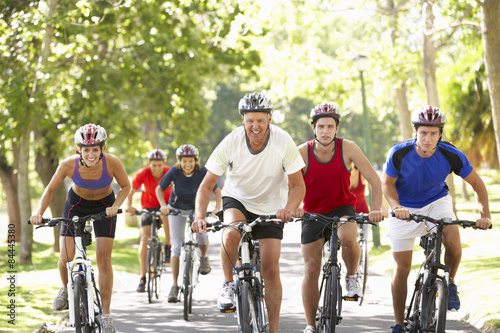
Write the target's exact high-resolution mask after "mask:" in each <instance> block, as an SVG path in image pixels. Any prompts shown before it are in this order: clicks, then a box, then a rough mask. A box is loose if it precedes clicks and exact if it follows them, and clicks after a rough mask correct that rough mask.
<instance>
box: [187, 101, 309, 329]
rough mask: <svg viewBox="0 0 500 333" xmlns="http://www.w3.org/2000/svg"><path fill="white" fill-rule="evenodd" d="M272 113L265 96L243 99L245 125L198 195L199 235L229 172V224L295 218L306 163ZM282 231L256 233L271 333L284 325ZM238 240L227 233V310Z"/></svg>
mask: <svg viewBox="0 0 500 333" xmlns="http://www.w3.org/2000/svg"><path fill="white" fill-rule="evenodd" d="M272 108H273V104H272V102H271V100H270V99H269V98H267V97H266V96H265V95H264V94H259V93H252V94H248V95H246V96H244V97H243V98H242V99H241V100H240V102H239V113H240V115H241V120H242V123H243V126H240V127H238V128H237V129H235V130H234V131H232V132H231V133H230V134H229V135H227V136H226V137H225V138H224V139H223V141H222V142H221V143H220V144H219V145H218V147H217V148H216V149H215V150H214V152H213V153H212V155H211V156H210V158H209V160H208V162H207V164H206V166H207V169H208V173H207V175H206V176H205V179H204V180H203V182H202V184H201V185H200V188H199V189H198V194H197V196H196V214H195V222H194V223H193V230H194V231H195V232H202V231H206V223H207V222H206V220H205V214H206V208H207V205H208V202H209V198H210V189H211V188H212V187H213V186H214V185H215V183H216V182H217V179H218V178H219V177H220V176H222V175H223V174H224V173H225V172H226V171H227V178H226V180H225V184H224V189H223V191H224V197H223V210H224V213H223V219H224V221H226V222H233V221H241V220H249V219H254V218H256V217H257V215H262V214H276V216H277V217H278V218H279V219H281V220H282V221H289V220H290V219H291V218H292V213H293V212H295V210H296V209H297V207H298V205H299V204H300V202H301V200H302V198H303V197H304V192H305V187H304V181H303V179H302V176H301V173H300V170H301V169H302V167H303V166H304V163H303V161H302V159H301V158H300V154H299V152H298V150H297V147H296V146H295V143H294V142H293V139H292V138H291V137H290V135H289V134H288V133H286V132H285V131H283V130H282V129H281V128H279V127H277V126H274V125H271V110H272ZM276 208H278V209H277V210H276ZM283 226H284V224H283V223H279V224H273V225H269V226H256V227H255V228H254V229H253V231H252V232H253V237H254V239H260V241H259V242H260V249H261V255H262V277H263V278H264V281H265V283H266V293H265V299H266V305H267V309H268V313H269V324H270V327H269V328H270V330H269V332H277V331H278V324H279V312H280V307H281V298H282V286H281V280H280V275H279V258H280V248H281V239H282V238H283ZM239 241H240V234H239V232H237V231H234V230H231V231H228V232H225V233H224V238H223V244H222V246H221V260H222V269H223V273H224V282H223V285H222V289H221V292H220V294H219V297H218V299H217V306H218V308H219V309H222V310H227V309H232V308H234V282H233V274H232V269H233V264H232V263H235V262H236V260H237V259H238V245H239Z"/></svg>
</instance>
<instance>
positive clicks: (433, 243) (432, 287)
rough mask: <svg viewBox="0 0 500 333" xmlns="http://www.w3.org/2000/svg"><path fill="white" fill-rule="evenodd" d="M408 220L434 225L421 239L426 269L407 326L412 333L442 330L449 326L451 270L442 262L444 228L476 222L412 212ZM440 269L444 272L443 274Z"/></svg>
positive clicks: (424, 268)
mask: <svg viewBox="0 0 500 333" xmlns="http://www.w3.org/2000/svg"><path fill="white" fill-rule="evenodd" d="M393 216H394V213H393ZM406 220H412V221H415V222H417V223H421V222H430V223H432V224H434V226H433V227H429V226H427V234H426V235H424V236H422V237H421V238H420V246H422V248H423V249H424V254H425V260H424V262H423V263H422V266H421V267H420V270H422V267H423V272H420V273H419V274H418V277H417V280H416V282H415V289H414V291H413V295H412V298H411V301H410V305H409V307H408V309H407V311H406V315H405V322H404V325H405V329H406V331H407V332H410V333H418V332H436V333H442V332H444V331H445V327H446V312H447V310H448V309H447V308H448V277H449V272H450V267H449V266H448V265H446V264H442V263H441V245H442V238H443V230H444V228H445V227H446V226H448V225H461V226H462V227H464V228H467V227H474V226H475V225H476V222H474V221H467V220H452V219H451V218H442V219H439V220H437V219H433V218H431V217H428V216H424V215H415V214H410V218H409V219H406ZM490 228H491V226H490ZM440 271H442V273H441V274H440V273H439V272H440Z"/></svg>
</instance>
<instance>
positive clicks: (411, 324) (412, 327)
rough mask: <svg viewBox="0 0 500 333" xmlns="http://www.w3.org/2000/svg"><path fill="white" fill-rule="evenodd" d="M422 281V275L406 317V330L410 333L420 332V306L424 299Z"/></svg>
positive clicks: (418, 280) (416, 285) (416, 284)
mask: <svg viewBox="0 0 500 333" xmlns="http://www.w3.org/2000/svg"><path fill="white" fill-rule="evenodd" d="M422 279H423V275H420V276H419V277H418V279H417V282H416V283H415V289H414V291H413V296H412V298H411V302H410V306H409V307H408V310H407V311H406V315H405V329H406V332H409V333H418V332H419V330H420V318H421V317H420V304H421V299H422V283H421V282H422Z"/></svg>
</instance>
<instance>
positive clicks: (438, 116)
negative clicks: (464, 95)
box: [411, 105, 446, 128]
mask: <svg viewBox="0 0 500 333" xmlns="http://www.w3.org/2000/svg"><path fill="white" fill-rule="evenodd" d="M411 122H412V123H413V126H414V127H418V126H437V127H441V128H443V127H444V124H445V123H446V116H445V115H444V113H443V111H441V110H440V109H439V108H437V107H435V106H431V105H428V106H423V107H422V108H420V110H418V111H417V112H416V113H415V114H413V117H412V118H411Z"/></svg>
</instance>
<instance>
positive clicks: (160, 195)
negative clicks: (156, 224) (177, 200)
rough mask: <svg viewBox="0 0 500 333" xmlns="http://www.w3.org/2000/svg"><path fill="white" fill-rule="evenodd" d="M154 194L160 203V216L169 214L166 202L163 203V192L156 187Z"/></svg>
mask: <svg viewBox="0 0 500 333" xmlns="http://www.w3.org/2000/svg"><path fill="white" fill-rule="evenodd" d="M155 193H156V198H157V199H158V202H159V203H160V211H161V212H162V214H168V213H170V209H169V208H168V205H167V202H166V201H165V194H164V193H163V190H162V188H161V186H160V185H158V186H156V188H155Z"/></svg>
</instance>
